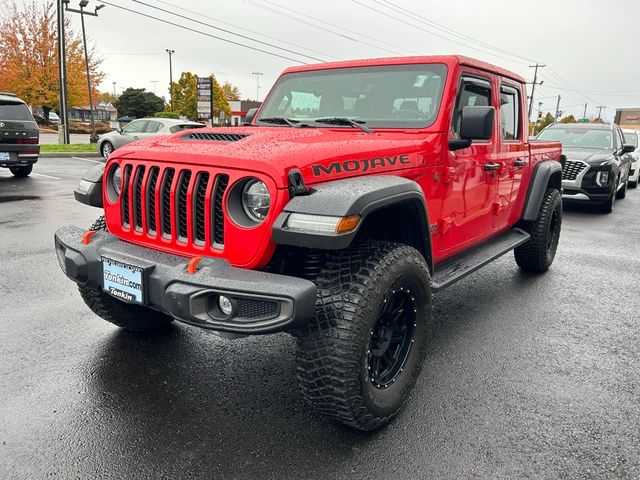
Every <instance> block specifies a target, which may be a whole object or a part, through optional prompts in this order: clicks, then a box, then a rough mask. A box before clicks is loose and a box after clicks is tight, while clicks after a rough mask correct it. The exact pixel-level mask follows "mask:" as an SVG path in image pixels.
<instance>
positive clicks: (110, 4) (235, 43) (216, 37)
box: [101, 0, 308, 65]
mask: <svg viewBox="0 0 640 480" xmlns="http://www.w3.org/2000/svg"><path fill="white" fill-rule="evenodd" d="M101 1H102V3H104V4H106V5H109V6H111V7H115V8H119V9H120V10H124V11H127V12H130V13H135V14H136V15H140V16H143V17H146V18H150V19H153V20H157V21H159V22H162V23H166V24H167V25H173V26H174V27H178V28H182V29H184V30H188V31H190V32H194V33H199V34H200V35H204V36H206V37H210V38H214V39H216V40H220V41H222V42H226V43H230V44H232V45H237V46H239V47H243V48H247V49H249V50H253V51H256V52H261V53H266V54H267V55H271V56H273V57H278V58H283V59H285V60H290V61H292V62H296V63H302V64H304V65H307V64H308V63H307V62H304V61H302V60H299V59H297V58H291V57H287V56H285V55H280V54H278V53H274V52H269V51H268V50H263V49H261V48H257V47H253V46H250V45H245V44H244V43H240V42H236V41H234V40H229V39H228V38H223V37H219V36H217V35H212V34H210V33H207V32H203V31H202V30H196V29H195V28H191V27H187V26H186V25H180V24H179V23H175V22H172V21H170V20H165V19H162V18H160V17H155V16H153V15H149V14H148V13H142V12H139V11H137V10H132V9H130V8H127V7H123V6H120V5H116V4H115V3H111V2H108V1H106V0H101Z"/></svg>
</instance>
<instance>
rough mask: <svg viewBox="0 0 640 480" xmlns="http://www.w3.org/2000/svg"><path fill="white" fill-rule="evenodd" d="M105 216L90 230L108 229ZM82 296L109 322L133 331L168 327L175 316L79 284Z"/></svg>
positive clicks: (96, 312)
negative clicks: (129, 302) (123, 300)
mask: <svg viewBox="0 0 640 480" xmlns="http://www.w3.org/2000/svg"><path fill="white" fill-rule="evenodd" d="M106 229H107V225H106V222H105V220H104V216H101V217H99V218H98V219H97V220H96V221H95V222H94V224H93V225H91V227H90V230H106ZM78 290H80V296H81V297H82V299H83V300H84V303H86V304H87V305H88V306H89V308H90V309H91V310H92V311H93V313H95V314H96V315H98V316H99V317H102V318H103V319H104V320H106V321H107V322H110V323H113V324H114V325H117V326H118V327H120V328H123V329H125V330H129V331H132V332H146V331H150V330H156V329H160V328H163V327H166V326H167V325H168V324H169V323H170V322H171V321H173V317H171V316H169V315H165V314H164V313H160V312H157V311H155V310H153V309H151V308H147V307H141V306H139V305H131V304H128V303H125V302H122V301H120V300H118V299H117V298H114V297H112V296H111V295H108V294H106V293H104V292H103V291H102V290H95V289H93V288H88V287H84V286H82V285H78Z"/></svg>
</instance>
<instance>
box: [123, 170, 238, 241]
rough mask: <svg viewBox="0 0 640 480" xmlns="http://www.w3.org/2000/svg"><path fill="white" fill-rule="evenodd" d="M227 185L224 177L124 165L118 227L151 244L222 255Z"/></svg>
mask: <svg viewBox="0 0 640 480" xmlns="http://www.w3.org/2000/svg"><path fill="white" fill-rule="evenodd" d="M228 184H229V175H227V174H226V173H210V172H208V171H199V170H192V169H191V168H181V169H176V168H171V167H166V168H165V167H160V166H145V165H132V164H127V165H126V166H125V167H124V174H123V185H124V188H123V191H122V194H121V199H120V206H121V208H120V211H121V214H122V216H121V225H122V226H123V227H124V228H125V229H131V226H133V229H134V230H135V231H136V232H139V233H141V234H143V235H145V236H148V237H152V238H157V237H158V235H160V236H161V238H163V239H165V240H175V241H177V242H179V243H182V244H185V245H188V244H193V245H198V246H200V247H205V246H206V245H207V244H208V245H209V246H210V247H212V248H217V249H221V248H222V247H223V245H224V214H223V211H222V208H223V207H222V201H223V197H224V193H225V191H226V189H227V186H228ZM208 199H210V200H208Z"/></svg>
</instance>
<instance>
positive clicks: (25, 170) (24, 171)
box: [9, 165, 33, 178]
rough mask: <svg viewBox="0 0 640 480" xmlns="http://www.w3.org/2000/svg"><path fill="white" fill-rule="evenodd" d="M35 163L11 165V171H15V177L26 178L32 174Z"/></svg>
mask: <svg viewBox="0 0 640 480" xmlns="http://www.w3.org/2000/svg"><path fill="white" fill-rule="evenodd" d="M32 170H33V165H27V166H25V167H9V171H10V172H11V173H13V175H14V176H15V177H18V178H24V177H28V176H29V175H31V171H32Z"/></svg>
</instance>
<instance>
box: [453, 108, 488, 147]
mask: <svg viewBox="0 0 640 480" xmlns="http://www.w3.org/2000/svg"><path fill="white" fill-rule="evenodd" d="M495 116H496V109H495V108H493V107H464V108H463V109H462V116H461V120H460V139H459V140H449V150H460V149H462V148H468V147H470V146H471V141H472V140H491V137H492V136H493V122H494V119H495Z"/></svg>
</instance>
